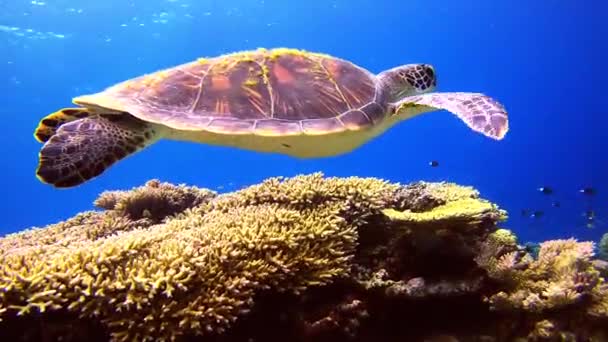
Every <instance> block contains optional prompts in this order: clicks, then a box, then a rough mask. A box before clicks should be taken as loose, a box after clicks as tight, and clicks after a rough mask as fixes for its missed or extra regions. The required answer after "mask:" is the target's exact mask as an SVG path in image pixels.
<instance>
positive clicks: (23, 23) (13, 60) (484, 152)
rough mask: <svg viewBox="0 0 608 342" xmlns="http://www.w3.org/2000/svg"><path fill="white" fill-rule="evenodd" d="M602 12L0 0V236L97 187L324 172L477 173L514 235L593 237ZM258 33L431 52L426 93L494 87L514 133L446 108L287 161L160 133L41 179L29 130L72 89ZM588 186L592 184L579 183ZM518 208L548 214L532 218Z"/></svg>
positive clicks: (436, 2)
mask: <svg viewBox="0 0 608 342" xmlns="http://www.w3.org/2000/svg"><path fill="white" fill-rule="evenodd" d="M607 12H608V4H607V3H606V2H601V1H591V0H588V1H574V0H563V1H553V0H550V1H549V0H548V1H523V0H515V1H513V0H510V1H507V0H495V1H480V0H474V1H448V0H425V1H421V0H408V1H403V0H401V1H396V0H382V1H378V0H376V1H370V0H349V1H347V0H310V1H297V2H296V1H279V0H255V1H253V0H252V1H243V0H241V1H229V0H226V1H218V0H213V1H210V0H197V1H195V0H146V1H143V0H137V1H122V0H121V1H118V0H107V1H90V0H83V1H75V0H43V1H29V0H0V51H1V53H0V85H1V86H2V93H1V94H2V96H1V98H2V105H1V106H0V117H2V119H3V123H4V124H3V126H4V127H3V132H2V134H0V146H1V147H2V156H1V159H0V160H1V165H2V169H0V189H1V192H2V194H3V195H2V198H1V204H0V215H1V216H2V220H1V221H0V233H2V234H4V233H9V232H14V231H17V230H21V229H23V228H27V227H31V226H42V225H45V224H48V223H52V222H56V221H59V220H63V219H65V218H68V217H70V216H73V215H74V214H75V213H77V212H80V211H83V210H88V209H91V208H92V201H93V200H94V199H95V198H96V196H97V195H98V194H99V193H100V192H101V191H103V190H107V189H127V188H131V187H134V186H139V185H141V184H143V183H144V182H145V181H146V180H149V179H151V178H158V179H161V180H163V181H170V182H174V183H188V184H193V185H198V186H202V187H209V188H213V189H217V190H220V191H230V190H233V189H237V188H240V187H242V186H246V185H249V184H252V183H256V182H259V181H261V180H262V179H264V178H267V177H271V176H292V175H296V174H299V173H310V172H315V171H323V172H324V173H325V174H326V175H329V176H351V175H357V176H374V177H381V178H386V179H388V180H391V181H395V182H403V183H405V182H411V181H417V180H427V181H442V180H445V181H452V182H457V183H460V184H465V185H472V186H474V187H476V188H477V189H479V190H480V192H481V194H482V196H483V197H485V198H488V199H490V200H492V201H494V202H496V203H497V204H499V205H500V206H501V207H503V208H504V209H506V210H508V211H509V214H510V218H509V220H508V221H507V222H506V223H505V224H504V226H505V227H507V228H510V229H513V230H514V231H515V232H517V234H518V235H519V236H520V238H521V239H522V240H524V241H527V240H532V241H538V240H544V239H550V238H563V237H570V236H574V237H577V238H579V239H598V238H599V236H600V235H601V234H603V233H604V232H606V231H607V227H608V200H607V198H608V197H607V195H606V192H607V191H608V186H607V185H606V174H607V171H608V158H607V157H606V155H605V153H604V150H603V149H604V148H605V146H606V145H605V137H606V127H607V125H608V115H607V113H608V112H607V111H608V110H607V109H606V107H605V98H606V93H605V92H606V81H607V80H608V72H607V71H606V66H605V61H607V60H608V54H607V52H606V48H605V42H606V36H607V33H608V30H607V29H606V17H605V13H607ZM257 47H267V48H271V47H294V48H302V49H307V50H312V51H318V52H324V53H329V54H332V55H335V56H338V57H341V58H345V59H349V60H351V61H353V62H355V63H357V64H359V65H361V66H363V67H365V68H367V69H369V70H370V71H373V72H381V71H382V70H385V69H388V68H391V67H394V66H397V65H400V64H405V63H419V62H423V63H430V64H433V65H434V66H435V68H436V71H437V74H438V80H439V85H438V89H437V90H438V91H472V92H483V93H486V94H488V95H490V96H492V97H494V98H496V99H498V100H499V101H501V102H502V103H503V104H504V105H505V106H506V107H507V109H508V111H509V114H510V132H509V133H508V134H507V136H506V138H505V139H504V140H502V141H494V140H491V139H488V138H486V137H484V136H482V135H480V134H477V133H475V132H473V131H471V130H469V129H468V128H467V127H466V126H465V125H463V124H462V123H461V122H460V121H459V120H458V119H456V118H455V117H454V116H453V115H451V114H450V113H448V112H445V111H442V112H434V113H431V114H426V115H422V116H419V117H416V118H414V119H411V120H408V121H406V122H403V123H401V124H400V125H398V126H397V127H394V128H393V129H391V130H390V131H388V132H387V133H386V134H384V135H382V136H380V137H379V138H377V139H375V140H373V141H372V142H370V143H368V144H366V145H365V146H363V147H361V148H359V149H358V150H355V151H353V152H352V153H349V154H347V155H342V156H339V157H333V158H326V159H315V160H299V159H294V158H291V157H287V156H282V155H272V154H262V153H255V152H248V151H242V150H237V149H233V148H227V147H217V146H206V145H201V144H194V143H185V142H172V141H162V142H160V143H157V144H155V145H153V146H152V147H150V148H148V149H146V150H145V151H144V152H142V153H139V154H136V155H134V156H132V157H130V158H128V159H126V160H124V161H122V162H120V163H118V164H116V165H115V166H113V167H112V168H111V169H110V170H109V171H107V172H106V173H104V174H103V175H102V176H101V177H99V178H96V179H95V180H93V181H90V182H88V183H86V184H84V185H82V186H79V187H76V188H72V189H65V190H58V189H55V188H52V187H51V186H48V185H44V184H42V183H40V182H39V181H38V180H37V179H36V177H35V168H36V164H37V155H38V150H39V148H40V144H39V143H38V142H36V141H35V140H34V138H33V136H32V133H33V130H34V128H35V127H36V125H37V123H38V121H39V120H40V118H42V117H43V116H45V115H47V114H48V113H51V112H53V111H55V110H57V109H58V108H62V107H66V106H70V105H71V103H70V101H71V98H72V97H74V96H77V95H80V94H83V93H91V92H96V91H100V90H102V89H103V88H105V87H107V86H110V85H112V84H113V83H116V82H119V81H122V80H125V79H128V78H131V77H135V76H138V75H140V74H143V73H148V72H152V71H155V70H158V69H162V68H165V67H170V66H173V65H176V64H181V63H184V62H188V61H190V60H193V59H196V58H198V57H201V56H215V55H220V54H223V53H227V52H233V51H240V50H245V49H254V48H257ZM431 160H437V161H438V162H439V166H438V167H435V168H433V167H430V166H429V165H428V163H429V161H431ZM541 186H548V187H551V188H552V189H553V190H554V192H553V194H551V195H545V194H542V193H541V192H539V191H538V190H537V188H538V187H541ZM582 187H593V188H594V189H595V190H596V192H597V194H596V195H595V196H585V195H583V194H581V193H579V189H580V188H582ZM554 201H559V202H560V206H559V207H554V206H552V203H553V202H554ZM522 209H526V210H529V211H534V210H539V211H542V212H543V213H544V215H543V216H542V217H540V218H531V217H530V215H529V214H527V215H522V213H521V211H522ZM586 210H594V212H595V213H596V215H597V218H596V223H595V226H594V227H593V228H589V227H586V225H585V223H586V220H585V217H584V215H583V213H584V212H585V211H586Z"/></svg>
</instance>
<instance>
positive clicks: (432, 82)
mask: <svg viewBox="0 0 608 342" xmlns="http://www.w3.org/2000/svg"><path fill="white" fill-rule="evenodd" d="M378 77H379V79H380V82H381V84H382V86H383V87H386V89H387V90H388V93H389V96H390V100H391V101H398V100H400V99H401V98H403V97H406V96H411V95H417V94H422V93H427V92H429V91H432V90H433V89H435V87H436V86H437V76H436V75H435V69H434V68H433V66H432V65H430V64H406V65H401V66H398V67H395V68H392V69H390V70H386V71H384V72H382V73H380V74H379V75H378Z"/></svg>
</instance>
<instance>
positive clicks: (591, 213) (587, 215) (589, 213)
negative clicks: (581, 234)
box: [583, 210, 595, 221]
mask: <svg viewBox="0 0 608 342" xmlns="http://www.w3.org/2000/svg"><path fill="white" fill-rule="evenodd" d="M583 215H584V216H585V218H586V219H587V220H588V221H593V219H595V211H594V210H587V211H585V212H584V213H583Z"/></svg>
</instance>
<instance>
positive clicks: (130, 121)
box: [36, 115, 159, 188]
mask: <svg viewBox="0 0 608 342" xmlns="http://www.w3.org/2000/svg"><path fill="white" fill-rule="evenodd" d="M158 136H159V135H158V132H157V131H156V130H155V129H154V128H153V127H152V126H150V124H148V123H145V122H143V121H141V120H138V119H136V118H134V117H132V116H129V115H113V116H111V117H109V118H108V117H106V118H104V117H100V116H94V117H89V118H84V119H77V120H75V121H71V122H68V123H65V124H62V125H61V126H59V128H58V129H57V132H56V133H55V134H54V135H53V136H51V138H50V139H48V141H47V142H46V143H45V144H44V146H43V147H42V149H41V150H40V154H39V159H38V169H37V170H36V175H37V177H38V179H40V180H41V181H42V182H44V183H48V184H52V185H54V186H55V187H58V188H66V187H72V186H76V185H78V184H81V183H83V182H85V181H87V180H89V179H91V178H93V177H96V176H98V175H100V174H101V173H102V172H104V171H105V170H106V169H107V168H109V167H110V166H111V165H113V164H114V163H116V162H117V161H119V160H121V159H123V158H125V157H126V156H128V155H130V154H133V153H135V152H137V151H139V150H141V149H143V148H144V147H146V146H148V145H150V144H152V143H153V142H155V141H156V140H158Z"/></svg>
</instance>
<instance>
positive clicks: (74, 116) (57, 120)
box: [34, 108, 93, 143]
mask: <svg viewBox="0 0 608 342" xmlns="http://www.w3.org/2000/svg"><path fill="white" fill-rule="evenodd" d="M91 115H93V113H92V111H91V110H90V109H87V108H62V109H60V110H58V111H56V112H54V113H51V114H49V115H47V116H45V117H44V118H42V120H40V122H39V123H38V127H36V131H35V132H34V137H35V138H36V140H38V141H39V142H41V143H43V142H46V141H47V140H49V138H50V137H52V136H53V134H55V132H57V129H58V128H59V126H61V125H63V124H64V123H66V122H71V121H74V120H78V119H83V118H86V117H89V116H91Z"/></svg>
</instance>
